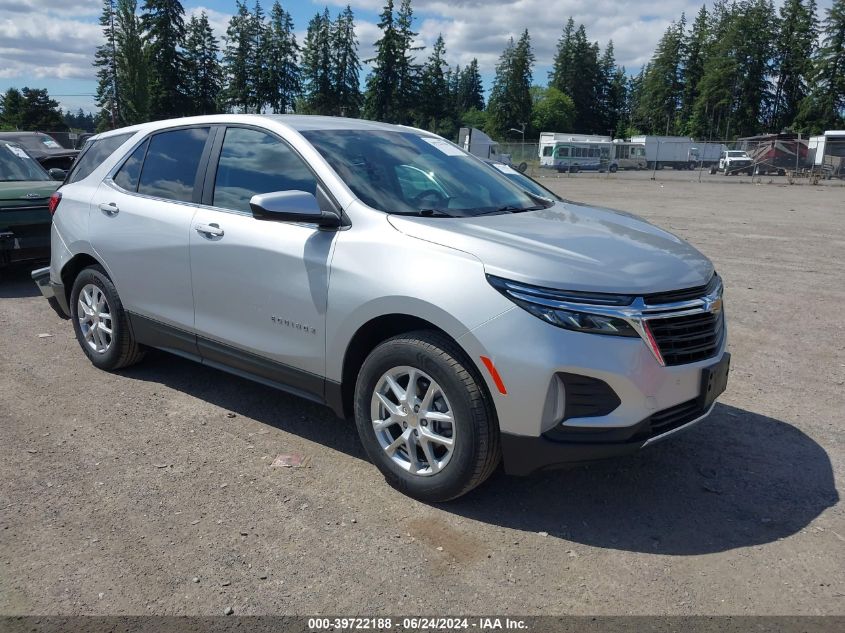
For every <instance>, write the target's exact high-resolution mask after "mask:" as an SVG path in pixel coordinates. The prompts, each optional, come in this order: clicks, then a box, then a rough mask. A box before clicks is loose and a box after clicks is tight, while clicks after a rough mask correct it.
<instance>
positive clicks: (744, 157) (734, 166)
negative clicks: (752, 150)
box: [710, 149, 754, 176]
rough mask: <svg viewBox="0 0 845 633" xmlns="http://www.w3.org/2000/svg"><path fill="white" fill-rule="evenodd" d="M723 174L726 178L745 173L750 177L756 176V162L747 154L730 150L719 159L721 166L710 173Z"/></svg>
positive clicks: (713, 168) (711, 169)
mask: <svg viewBox="0 0 845 633" xmlns="http://www.w3.org/2000/svg"><path fill="white" fill-rule="evenodd" d="M717 171H719V172H722V173H723V174H724V175H725V176H735V175H736V174H738V173H740V172H744V173H746V174H748V175H749V176H753V175H754V161H753V160H752V158H751V157H750V156H749V155H748V153H747V152H744V151H741V150H738V149H729V150H727V151H724V152H722V155H721V156H720V157H719V166H718V167H716V166H715V165H714V166H713V167H711V168H710V173H711V174H715V173H716V172H717Z"/></svg>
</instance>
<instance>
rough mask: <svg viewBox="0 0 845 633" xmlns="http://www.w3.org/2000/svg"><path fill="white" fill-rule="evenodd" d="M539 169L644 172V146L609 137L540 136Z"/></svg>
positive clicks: (560, 134)
mask: <svg viewBox="0 0 845 633" xmlns="http://www.w3.org/2000/svg"><path fill="white" fill-rule="evenodd" d="M539 154H540V166H541V167H546V168H550V169H557V170H558V171H559V172H566V171H569V172H578V171H610V172H614V171H616V170H617V169H645V166H646V156H645V146H644V145H643V144H642V143H631V142H628V141H623V140H619V139H617V140H615V141H614V140H612V139H611V138H610V137H609V136H588V135H584V134H569V133H554V132H543V133H542V134H540V148H539Z"/></svg>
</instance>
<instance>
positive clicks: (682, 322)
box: [648, 310, 725, 365]
mask: <svg viewBox="0 0 845 633" xmlns="http://www.w3.org/2000/svg"><path fill="white" fill-rule="evenodd" d="M724 323H725V320H724V316H723V313H722V311H721V310H720V311H718V312H703V313H701V314H692V315H688V316H679V317H669V318H665V319H651V320H649V321H648V327H649V329H650V330H651V334H652V336H654V340H655V341H656V342H657V347H658V348H659V349H660V354H661V356H663V361H664V362H665V363H666V364H667V365H684V364H686V363H694V362H696V361H699V360H704V359H705V358H711V357H712V356H715V355H716V352H718V351H719V347H720V346H721V344H722V336H723V334H724V330H725V327H724Z"/></svg>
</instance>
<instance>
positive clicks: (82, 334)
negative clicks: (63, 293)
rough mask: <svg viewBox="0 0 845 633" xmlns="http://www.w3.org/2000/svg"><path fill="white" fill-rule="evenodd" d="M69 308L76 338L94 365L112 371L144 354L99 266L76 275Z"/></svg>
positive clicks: (136, 360)
mask: <svg viewBox="0 0 845 633" xmlns="http://www.w3.org/2000/svg"><path fill="white" fill-rule="evenodd" d="M70 310H71V320H72V321H73V330H74V332H75V333H76V340H77V341H79V345H80V347H82V351H83V352H85V355H86V356H87V357H88V358H89V359H90V361H91V362H92V363H93V364H94V365H95V366H96V367H98V368H100V369H104V370H107V371H112V370H115V369H120V368H121V367H127V366H129V365H133V364H135V363H137V362H138V361H140V360H141V358H143V356H144V350H143V349H142V348H141V347H140V345H138V343H137V342H136V341H135V337H134V336H133V335H132V330H131V328H130V327H129V320H128V318H127V316H126V312H125V310H124V309H123V303H122V302H121V301H120V297H119V296H118V294H117V289H116V288H115V287H114V284H113V283H112V281H111V279H109V277H108V275H106V272H105V271H104V270H103V269H102V268H101V267H100V266H90V267H88V268H85V269H83V270H82V272H80V273H79V274H78V275H77V277H76V280H75V281H74V283H73V289H72V290H71V293H70Z"/></svg>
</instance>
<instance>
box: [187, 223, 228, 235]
mask: <svg viewBox="0 0 845 633" xmlns="http://www.w3.org/2000/svg"><path fill="white" fill-rule="evenodd" d="M194 230H196V232H197V233H201V234H202V235H208V236H211V237H223V229H221V228H220V226H219V225H217V224H197V225H195V226H194Z"/></svg>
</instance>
